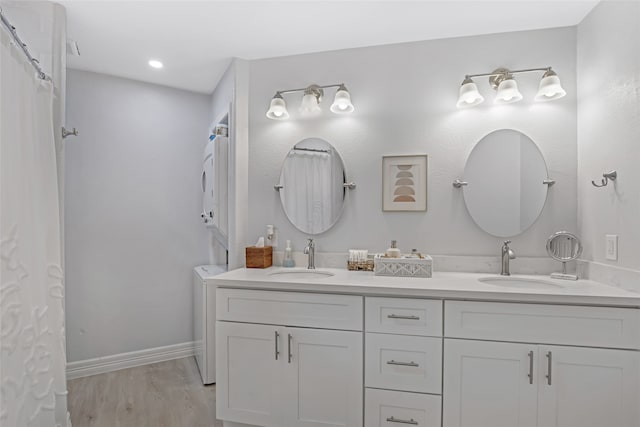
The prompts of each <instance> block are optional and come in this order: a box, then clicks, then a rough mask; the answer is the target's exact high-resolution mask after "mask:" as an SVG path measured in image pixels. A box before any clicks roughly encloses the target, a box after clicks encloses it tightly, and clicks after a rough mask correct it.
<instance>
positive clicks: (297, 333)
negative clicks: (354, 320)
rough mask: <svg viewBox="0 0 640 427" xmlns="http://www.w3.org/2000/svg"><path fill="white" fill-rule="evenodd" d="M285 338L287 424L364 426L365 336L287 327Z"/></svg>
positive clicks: (318, 426) (285, 404) (294, 425)
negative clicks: (363, 364)
mask: <svg viewBox="0 0 640 427" xmlns="http://www.w3.org/2000/svg"><path fill="white" fill-rule="evenodd" d="M283 338H284V340H283V342H284V345H285V347H286V348H283V350H284V351H283V354H284V356H285V359H287V360H285V361H284V364H285V365H286V367H285V369H284V371H285V377H284V387H285V390H286V392H285V393H286V396H284V400H283V408H285V412H286V414H284V416H285V422H284V423H283V424H282V425H283V426H287V427H329V426H331V427H337V426H345V427H362V414H363V374H362V372H363V366H362V333H360V332H347V331H330V330H322V329H299V328H287V329H286V330H285V335H284V336H283ZM287 353H288V354H287Z"/></svg>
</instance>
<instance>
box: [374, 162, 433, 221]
mask: <svg viewBox="0 0 640 427" xmlns="http://www.w3.org/2000/svg"><path fill="white" fill-rule="evenodd" d="M382 210H383V211H385V212H394V211H395V212H411V211H426V210H427V155H426V154H418V155H412V156H384V157H383V158H382Z"/></svg>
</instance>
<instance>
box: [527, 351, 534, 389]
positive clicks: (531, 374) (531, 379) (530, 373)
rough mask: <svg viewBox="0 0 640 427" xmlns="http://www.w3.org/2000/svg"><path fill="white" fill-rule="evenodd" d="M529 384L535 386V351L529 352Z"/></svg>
mask: <svg viewBox="0 0 640 427" xmlns="http://www.w3.org/2000/svg"><path fill="white" fill-rule="evenodd" d="M527 376H528V377H529V384H533V351H530V352H529V374H527Z"/></svg>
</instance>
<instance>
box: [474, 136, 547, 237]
mask: <svg viewBox="0 0 640 427" xmlns="http://www.w3.org/2000/svg"><path fill="white" fill-rule="evenodd" d="M547 179H548V174H547V165H546V163H545V161H544V157H543V156H542V153H541V152H540V150H539V149H538V146H537V145H536V144H535V143H534V142H533V141H532V140H531V138H529V137H528V136H527V135H525V134H523V133H522V132H519V131H517V130H513V129H501V130H497V131H495V132H492V133H490V134H488V135H487V136H485V137H484V138H482V139H481V140H480V141H479V142H478V143H477V144H476V146H475V147H474V148H473V150H472V151H471V154H469V158H468V159H467V163H466V165H465V168H464V181H467V185H466V186H465V187H464V190H463V193H464V202H465V205H466V206H467V209H468V211H469V214H470V215H471V217H472V218H473V220H474V221H475V222H476V224H478V226H479V227H480V228H482V229H483V230H484V231H486V232H487V233H489V234H492V235H494V236H498V237H512V236H516V235H518V234H521V233H522V232H524V231H525V230H526V229H527V228H529V227H531V225H533V223H534V222H535V221H536V219H538V216H539V215H540V213H541V212H542V208H543V207H544V204H545V201H546V199H547V190H548V185H547V183H546V182H545V181H546V180H547Z"/></svg>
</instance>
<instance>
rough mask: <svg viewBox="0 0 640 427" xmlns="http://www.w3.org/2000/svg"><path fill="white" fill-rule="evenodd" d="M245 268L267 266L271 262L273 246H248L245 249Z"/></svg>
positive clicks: (269, 265)
mask: <svg viewBox="0 0 640 427" xmlns="http://www.w3.org/2000/svg"><path fill="white" fill-rule="evenodd" d="M245 256H246V265H247V268H267V267H271V265H272V264H273V248H272V247H271V246H265V247H263V248H258V247H256V246H248V247H247V248H246V249H245Z"/></svg>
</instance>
